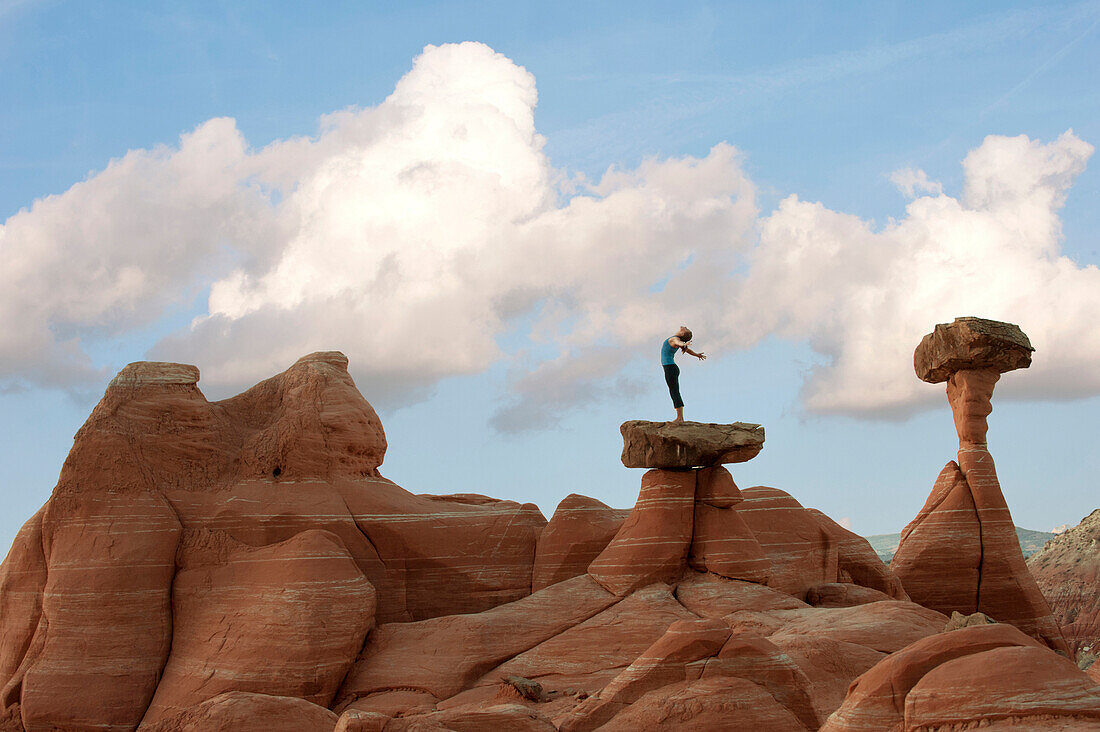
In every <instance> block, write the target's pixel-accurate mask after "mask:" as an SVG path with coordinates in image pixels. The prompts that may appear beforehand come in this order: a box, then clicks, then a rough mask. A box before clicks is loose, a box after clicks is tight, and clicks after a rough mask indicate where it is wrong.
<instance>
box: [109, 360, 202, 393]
mask: <svg viewBox="0 0 1100 732" xmlns="http://www.w3.org/2000/svg"><path fill="white" fill-rule="evenodd" d="M198 382H199V369H198V367H197V366H191V365H190V364H186V363H169V362H166V361H135V362H134V363H132V364H129V365H127V366H126V367H125V368H123V369H122V370H121V371H119V372H118V374H117V375H116V376H115V378H113V379H111V383H110V384H109V385H108V386H124V387H135V386H144V385H146V384H165V385H167V384H179V385H183V386H190V385H191V384H197V383H198Z"/></svg>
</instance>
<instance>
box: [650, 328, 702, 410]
mask: <svg viewBox="0 0 1100 732" xmlns="http://www.w3.org/2000/svg"><path fill="white" fill-rule="evenodd" d="M690 344H691V331H690V330H688V327H687V326H686V325H681V326H680V330H678V331H676V335H674V336H672V337H671V338H666V339H665V342H664V343H662V344H661V367H662V368H664V370H665V383H666V384H668V393H669V394H670V395H671V396H672V406H674V407H676V419H675V420H673V421H674V422H683V421H684V400H683V398H681V397H680V367H679V366H677V365H676V358H675V356H676V351H677V350H680V351H683V352H684V353H686V354H689V355H691V356H695V358H697V359H699V360H700V361H705V360H706V358H707V357H706V354H703V353H696V352H695V351H693V350H691V349H690V348H688V346H689V345H690Z"/></svg>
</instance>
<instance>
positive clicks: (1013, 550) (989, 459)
mask: <svg viewBox="0 0 1100 732" xmlns="http://www.w3.org/2000/svg"><path fill="white" fill-rule="evenodd" d="M1029 349H1030V344H1029V343H1028V341H1027V337H1026V336H1024V335H1023V333H1022V332H1019V328H1017V327H1016V326H1013V325H1011V324H1008V323H997V322H995V321H979V320H976V319H968V318H963V319H958V320H956V321H955V324H953V325H951V326H942V325H938V326H936V330H935V331H934V332H933V333H932V334H930V335H928V336H925V339H924V340H923V341H922V342H921V345H920V346H919V347H918V348H917V352H916V356H915V359H916V362H917V364H918V369H917V371H918V374H922V370H921V368H920V364H921V363H925V362H928V363H932V362H934V363H935V364H938V365H937V366H936V368H938V369H940V370H939V371H936V370H935V369H933V370H932V371H930V372H929V373H931V374H932V375H934V376H935V379H933V378H931V376H929V377H928V378H926V376H927V374H925V375H922V376H921V378H925V380H940V381H942V380H943V379H941V378H939V376H940V375H946V380H947V397H948V402H949V404H950V405H951V412H952V415H953V417H954V421H955V429H956V432H957V434H958V438H959V452H958V462H950V463H948V464H947V466H946V467H945V468H944V469H943V471H941V472H940V475H939V478H937V480H936V483H935V485H934V486H933V488H932V493H931V494H930V495H929V497H928V500H927V501H926V502H925V505H924V507H923V508H922V509H921V511H920V513H918V514H917V516H916V518H914V519H913V520H912V521H911V522H910V523H909V525H908V526H906V527H905V530H904V531H903V532H902V535H901V542H900V543H899V545H898V549H897V552H896V553H895V554H894V558H893V560H892V561H891V563H890V567H891V568H892V569H893V570H894V572H895V573H896V574H897V576H898V578H899V579H900V580H901V582H902V584H903V585H904V586H905V589H906V591H907V592H908V593H909V596H910V597H911V598H912V599H913V600H915V601H916V602H919V603H921V604H922V605H925V606H926V607H929V608H933V609H935V610H938V611H940V612H942V613H945V614H951V613H953V612H959V613H962V614H963V615H970V614H972V613H975V612H982V613H985V614H986V615H988V616H989V617H991V618H993V619H994V620H997V621H999V622H1003V623H1011V624H1013V625H1015V626H1016V627H1018V628H1020V629H1021V630H1023V631H1024V632H1026V633H1028V634H1030V635H1032V636H1033V637H1035V638H1038V639H1040V640H1042V641H1043V642H1044V643H1046V644H1047V645H1048V646H1050V647H1051V648H1053V649H1055V650H1058V651H1062V652H1063V653H1066V654H1068V653H1069V647H1068V646H1067V644H1066V642H1065V639H1064V638H1063V636H1062V632H1061V630H1060V629H1059V627H1058V625H1057V623H1056V622H1055V621H1054V618H1053V616H1052V615H1051V611H1050V607H1049V606H1048V605H1047V602H1046V600H1045V599H1044V598H1043V595H1042V593H1041V592H1040V591H1039V587H1038V585H1037V584H1036V583H1035V580H1034V578H1033V577H1032V576H1031V573H1030V572H1028V569H1027V565H1026V564H1025V562H1024V557H1023V552H1021V550H1020V543H1019V539H1018V537H1017V536H1016V529H1015V526H1014V524H1013V521H1012V514H1011V513H1010V512H1009V509H1008V504H1007V503H1006V502H1005V498H1004V494H1003V493H1002V492H1001V486H1000V482H999V481H998V478H997V469H996V466H995V465H994V463H993V456H992V455H991V454H990V453H989V449H988V447H987V445H986V432H987V417H988V416H989V414H990V412H992V410H993V406H992V397H993V388H994V386H995V384H996V383H997V380H998V378H999V377H1000V372H1002V371H1007V370H1010V369H1011V368H1020V367H1024V366H1027V365H1029V364H1030V363H1031V355H1030V354H1031V351H1030V350H1029ZM929 354H932V355H929ZM951 354H954V355H951ZM1025 355H1026V359H1024V356H1025Z"/></svg>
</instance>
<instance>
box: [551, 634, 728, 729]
mask: <svg viewBox="0 0 1100 732" xmlns="http://www.w3.org/2000/svg"><path fill="white" fill-rule="evenodd" d="M729 637H730V629H729V626H727V625H726V624H725V623H724V622H722V621H721V620H679V621H677V622H675V623H673V624H672V625H670V626H669V627H668V630H666V631H665V634H664V635H663V636H661V638H660V639H658V640H657V642H656V643H654V644H653V645H651V646H650V647H649V648H647V649H646V650H645V651H643V652H642V654H641V655H640V656H638V657H637V658H636V659H634V661H633V662H632V663H631V664H630V665H629V666H627V667H626V668H625V669H623V671H622V672H621V673H620V674H619V675H618V676H616V677H615V678H614V679H612V680H611V682H610V683H608V684H607V686H605V687H604V688H603V689H601V690H600V692H599V693H597V694H595V695H593V696H591V697H589V698H588V699H586V700H585V701H584V702H583V703H581V704H580V705H579V706H578V707H577V708H576V709H574V710H573V711H572V712H570V714H569V716H568V717H567V718H566V719H565V720H564V721H562V722H561V723H560V724H559V725H558V727H559V729H561V730H562V732H589V730H594V729H596V728H597V727H599V726H601V725H603V724H605V723H606V722H608V721H609V720H610V719H611V718H612V717H614V716H615V715H616V714H618V713H619V712H621V711H622V710H623V709H625V708H626V707H627V706H629V705H630V704H632V703H634V702H635V701H637V700H638V699H640V698H641V697H642V695H644V694H646V693H648V692H650V691H653V690H654V689H659V688H661V687H662V686H668V685H669V684H674V683H677V682H680V681H684V680H686V679H688V678H689V677H690V678H692V679H696V678H699V675H700V674H701V672H702V670H703V669H702V667H699V668H696V669H692V670H689V668H688V664H691V663H692V662H694V661H698V660H700V659H705V658H709V657H711V656H713V655H715V654H716V653H718V651H719V650H721V648H722V646H723V644H725V642H726V640H727V639H728V638H729ZM693 672H694V673H693Z"/></svg>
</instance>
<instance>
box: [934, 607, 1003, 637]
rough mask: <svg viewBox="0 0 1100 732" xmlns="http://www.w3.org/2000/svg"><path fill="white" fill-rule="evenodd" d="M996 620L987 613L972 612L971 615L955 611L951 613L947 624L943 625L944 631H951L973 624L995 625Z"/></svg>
mask: <svg viewBox="0 0 1100 732" xmlns="http://www.w3.org/2000/svg"><path fill="white" fill-rule="evenodd" d="M996 622H997V621H996V620H994V619H993V618H991V617H989V616H988V615H986V614H985V613H971V614H970V615H963V614H962V613H960V612H953V613H951V617H950V618H948V620H947V625H945V626H943V632H944V633H950V632H951V631H952V630H959V629H960V628H969V627H970V626H972V625H993V624H994V623H996Z"/></svg>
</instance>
